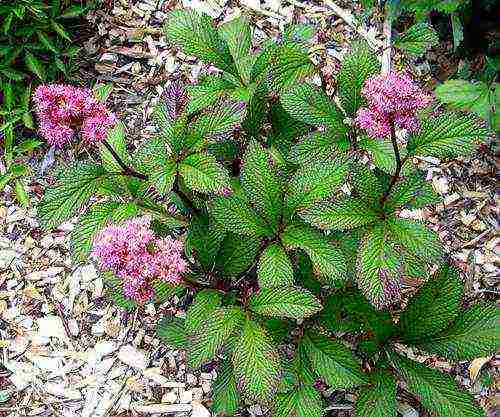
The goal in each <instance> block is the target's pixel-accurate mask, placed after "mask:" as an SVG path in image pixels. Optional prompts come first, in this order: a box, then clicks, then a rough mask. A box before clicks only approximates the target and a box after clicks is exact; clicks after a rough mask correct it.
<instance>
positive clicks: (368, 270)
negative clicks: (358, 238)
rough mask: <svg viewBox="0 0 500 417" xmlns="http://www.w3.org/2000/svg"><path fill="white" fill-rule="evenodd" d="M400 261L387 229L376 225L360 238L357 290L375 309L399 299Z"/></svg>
mask: <svg viewBox="0 0 500 417" xmlns="http://www.w3.org/2000/svg"><path fill="white" fill-rule="evenodd" d="M402 272H403V267H402V257H401V254H400V253H399V252H398V251H397V250H396V248H395V247H394V245H393V243H392V242H391V241H390V239H389V233H388V230H387V228H386V226H384V225H381V224H377V225H375V226H373V227H372V228H371V230H369V231H368V232H367V233H366V235H365V236H364V237H363V240H362V242H361V245H360V247H359V251H358V259H357V263H356V275H357V278H356V280H357V283H358V287H359V288H360V289H361V291H362V292H363V293H364V294H365V296H366V298H368V300H370V302H371V303H373V304H374V305H375V306H376V307H382V306H384V305H386V304H388V303H390V302H394V298H395V297H397V296H398V295H399V292H400V286H401V282H402Z"/></svg>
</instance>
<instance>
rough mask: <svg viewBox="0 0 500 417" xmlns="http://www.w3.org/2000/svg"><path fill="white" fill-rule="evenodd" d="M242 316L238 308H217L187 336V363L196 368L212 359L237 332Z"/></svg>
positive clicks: (241, 322)
mask: <svg viewBox="0 0 500 417" xmlns="http://www.w3.org/2000/svg"><path fill="white" fill-rule="evenodd" d="M243 320H244V315H243V311H242V310H241V309H240V308H239V307H229V308H217V309H215V310H213V311H211V313H210V316H208V318H205V320H204V321H203V323H202V325H201V326H200V327H199V328H198V329H197V330H196V332H194V333H193V334H190V335H189V350H188V363H189V366H191V367H192V368H198V367H199V366H201V365H202V364H204V363H206V362H207V361H209V360H211V359H213V358H214V357H215V355H216V354H217V353H218V352H219V351H220V350H221V349H222V347H223V346H224V344H225V343H226V342H227V340H228V339H229V337H230V336H231V335H233V334H234V333H235V332H237V331H239V329H240V328H241V326H242V324H243Z"/></svg>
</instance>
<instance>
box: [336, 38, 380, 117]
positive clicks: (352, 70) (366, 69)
mask: <svg viewBox="0 0 500 417" xmlns="http://www.w3.org/2000/svg"><path fill="white" fill-rule="evenodd" d="M379 70H380V64H379V62H378V60H377V57H376V56H375V55H374V54H373V52H372V51H370V48H369V46H368V45H367V44H366V42H357V43H354V44H353V48H352V52H351V53H349V54H348V55H347V56H346V57H345V58H344V60H343V61H342V66H341V68H340V72H339V75H338V78H337V83H338V87H339V95H340V102H341V104H342V107H343V109H344V110H345V111H346V113H347V114H348V115H349V116H351V117H354V116H355V115H356V112H357V111H358V109H359V108H360V107H362V106H363V105H364V104H365V100H364V98H363V97H362V96H361V90H362V89H363V86H364V84H365V81H366V80H367V79H368V77H370V76H371V75H374V74H377V73H378V72H379Z"/></svg>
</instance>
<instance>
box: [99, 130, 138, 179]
mask: <svg viewBox="0 0 500 417" xmlns="http://www.w3.org/2000/svg"><path fill="white" fill-rule="evenodd" d="M102 143H103V145H104V146H105V147H106V149H107V150H108V151H109V153H110V154H111V156H113V158H114V160H115V161H116V162H117V163H118V165H120V168H121V169H122V170H123V174H124V175H128V176H130V177H135V178H139V179H140V180H144V181H147V180H148V176H147V175H144V174H142V173H140V172H137V171H135V170H134V169H132V168H130V167H129V166H128V165H127V164H126V163H125V162H123V160H122V159H121V158H120V156H119V155H118V154H117V153H116V151H115V150H114V149H113V147H112V146H111V145H110V144H109V143H108V141H107V140H103V141H102Z"/></svg>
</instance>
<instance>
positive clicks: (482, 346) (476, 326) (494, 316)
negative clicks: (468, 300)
mask: <svg viewBox="0 0 500 417" xmlns="http://www.w3.org/2000/svg"><path fill="white" fill-rule="evenodd" d="M499 324H500V309H499V308H498V306H496V305H495V304H493V303H488V302H481V303H478V304H476V305H474V306H472V307H470V308H468V309H467V310H465V311H463V312H461V313H460V314H459V315H458V318H457V319H456V321H455V323H453V324H452V325H451V327H449V328H448V329H446V330H444V331H443V332H442V333H439V334H437V335H434V336H432V337H430V339H428V340H427V341H425V342H423V343H421V344H420V345H419V347H421V348H422V349H424V350H426V351H428V352H431V353H434V354H437V355H439V356H443V357H445V358H449V359H451V360H454V361H464V360H472V359H474V358H478V357H483V356H488V355H493V354H494V353H495V352H498V349H499V348H500V326H499Z"/></svg>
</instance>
